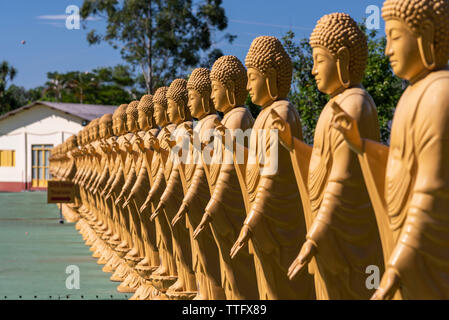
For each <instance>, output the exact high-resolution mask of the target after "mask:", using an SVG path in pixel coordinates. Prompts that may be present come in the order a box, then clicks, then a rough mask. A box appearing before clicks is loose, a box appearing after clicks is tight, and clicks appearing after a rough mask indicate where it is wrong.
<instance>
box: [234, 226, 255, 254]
mask: <svg viewBox="0 0 449 320" xmlns="http://www.w3.org/2000/svg"><path fill="white" fill-rule="evenodd" d="M250 238H251V230H250V229H249V226H248V225H246V224H244V225H243V227H242V230H240V235H239V238H238V239H237V241H236V242H235V243H234V245H233V246H232V249H231V259H233V258H234V257H235V256H236V255H237V253H238V252H239V251H240V249H242V248H243V247H244V246H245V245H246V244H247V243H248V241H249V239H250Z"/></svg>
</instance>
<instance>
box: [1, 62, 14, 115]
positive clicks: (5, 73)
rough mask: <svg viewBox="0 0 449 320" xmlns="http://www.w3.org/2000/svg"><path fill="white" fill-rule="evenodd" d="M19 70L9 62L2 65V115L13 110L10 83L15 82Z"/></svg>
mask: <svg viewBox="0 0 449 320" xmlns="http://www.w3.org/2000/svg"><path fill="white" fill-rule="evenodd" d="M16 75H17V70H16V69H15V68H14V67H13V66H11V65H10V64H9V63H8V62H7V61H2V62H1V63H0V114H2V113H5V112H8V111H9V110H11V109H12V106H11V94H10V93H8V92H7V86H8V82H9V81H12V80H14V78H15V77H16Z"/></svg>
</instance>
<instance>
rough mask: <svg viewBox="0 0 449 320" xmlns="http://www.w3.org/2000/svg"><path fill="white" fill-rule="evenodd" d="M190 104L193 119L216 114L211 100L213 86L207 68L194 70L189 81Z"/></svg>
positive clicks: (188, 104)
mask: <svg viewBox="0 0 449 320" xmlns="http://www.w3.org/2000/svg"><path fill="white" fill-rule="evenodd" d="M187 91H188V98H189V100H188V103H187V106H188V108H189V110H190V114H191V115H192V117H194V118H197V119H201V118H203V117H204V116H206V115H208V114H211V113H213V112H215V108H214V104H213V102H212V101H211V99H210V95H211V92H212V86H211V81H210V71H209V70H208V69H206V68H197V69H195V70H193V72H192V74H191V75H190V77H189V81H187Z"/></svg>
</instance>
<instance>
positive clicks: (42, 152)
mask: <svg viewBox="0 0 449 320" xmlns="http://www.w3.org/2000/svg"><path fill="white" fill-rule="evenodd" d="M52 148H53V145H51V144H40V145H32V147H31V176H32V187H33V188H46V187H47V181H48V180H50V179H51V177H50V172H49V168H48V167H49V161H48V158H49V157H50V150H51V149H52Z"/></svg>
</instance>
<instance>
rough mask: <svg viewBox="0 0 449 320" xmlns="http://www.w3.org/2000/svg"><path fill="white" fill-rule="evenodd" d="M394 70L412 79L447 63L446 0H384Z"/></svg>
mask: <svg viewBox="0 0 449 320" xmlns="http://www.w3.org/2000/svg"><path fill="white" fill-rule="evenodd" d="M382 17H383V18H384V19H385V32H386V35H387V47H386V50H385V54H386V55H387V56H388V57H389V58H390V63H391V67H392V69H393V71H394V73H395V74H396V75H397V76H398V77H400V78H402V79H405V80H409V81H412V82H413V80H414V79H417V78H420V76H422V75H425V74H427V73H429V72H431V71H433V70H438V69H441V68H443V67H445V66H446V65H447V61H448V59H449V27H448V26H449V1H447V0H387V1H385V2H384V5H383V8H382Z"/></svg>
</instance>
